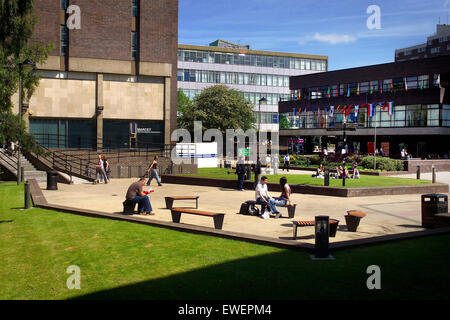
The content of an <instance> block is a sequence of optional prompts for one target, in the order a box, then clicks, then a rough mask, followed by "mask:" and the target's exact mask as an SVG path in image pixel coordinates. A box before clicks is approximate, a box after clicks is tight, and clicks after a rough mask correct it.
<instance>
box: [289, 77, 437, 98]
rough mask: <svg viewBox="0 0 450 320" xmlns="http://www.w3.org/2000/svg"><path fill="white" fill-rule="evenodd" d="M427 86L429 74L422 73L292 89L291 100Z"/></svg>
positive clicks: (434, 79)
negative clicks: (414, 75) (403, 76)
mask: <svg viewBox="0 0 450 320" xmlns="http://www.w3.org/2000/svg"><path fill="white" fill-rule="evenodd" d="M438 78H439V75H437V74H436V75H434V78H433V84H434V86H438V85H439V83H438V82H439V80H438ZM427 88H429V76H428V75H421V76H416V77H405V78H394V79H385V80H374V81H366V82H360V83H357V82H355V83H349V84H341V85H331V86H324V87H313V88H306V89H297V90H291V100H301V99H321V98H331V97H339V96H347V97H350V96H355V95H360V94H365V93H366V94H367V93H369V94H372V93H376V92H381V93H383V92H395V91H404V90H410V89H427Z"/></svg>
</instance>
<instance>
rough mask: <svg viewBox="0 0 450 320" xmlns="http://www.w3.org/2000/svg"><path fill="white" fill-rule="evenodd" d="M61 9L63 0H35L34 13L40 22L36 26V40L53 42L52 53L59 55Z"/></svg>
mask: <svg viewBox="0 0 450 320" xmlns="http://www.w3.org/2000/svg"><path fill="white" fill-rule="evenodd" d="M60 11H61V1H57V0H52V1H49V0H35V1H34V14H35V15H36V16H37V17H38V22H37V23H36V25H35V28H34V37H33V39H34V41H36V42H38V43H40V44H42V45H47V44H48V43H53V51H52V52H51V53H50V55H53V56H58V55H59V53H60V18H59V15H60Z"/></svg>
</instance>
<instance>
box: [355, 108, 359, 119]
mask: <svg viewBox="0 0 450 320" xmlns="http://www.w3.org/2000/svg"><path fill="white" fill-rule="evenodd" d="M358 112H359V106H355V117H356V118H358Z"/></svg>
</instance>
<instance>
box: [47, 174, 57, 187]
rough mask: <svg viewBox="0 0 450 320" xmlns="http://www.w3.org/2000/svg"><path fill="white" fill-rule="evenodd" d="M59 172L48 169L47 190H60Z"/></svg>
mask: <svg viewBox="0 0 450 320" xmlns="http://www.w3.org/2000/svg"><path fill="white" fill-rule="evenodd" d="M57 179H58V172H56V171H47V190H58V181H57Z"/></svg>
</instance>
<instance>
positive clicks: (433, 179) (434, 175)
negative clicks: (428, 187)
mask: <svg viewBox="0 0 450 320" xmlns="http://www.w3.org/2000/svg"><path fill="white" fill-rule="evenodd" d="M432 170H433V173H432V176H431V181H432V183H436V168H435V167H434V166H433V168H432Z"/></svg>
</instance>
